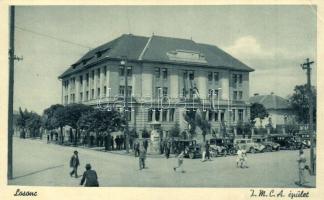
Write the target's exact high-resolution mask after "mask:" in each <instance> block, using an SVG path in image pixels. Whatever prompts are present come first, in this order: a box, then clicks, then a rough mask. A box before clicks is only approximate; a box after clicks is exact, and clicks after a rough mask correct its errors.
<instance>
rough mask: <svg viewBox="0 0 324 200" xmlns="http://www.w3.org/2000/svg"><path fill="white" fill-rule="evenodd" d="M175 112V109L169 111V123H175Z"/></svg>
mask: <svg viewBox="0 0 324 200" xmlns="http://www.w3.org/2000/svg"><path fill="white" fill-rule="evenodd" d="M174 111H175V109H174V108H170V109H169V121H170V122H173V121H174Z"/></svg>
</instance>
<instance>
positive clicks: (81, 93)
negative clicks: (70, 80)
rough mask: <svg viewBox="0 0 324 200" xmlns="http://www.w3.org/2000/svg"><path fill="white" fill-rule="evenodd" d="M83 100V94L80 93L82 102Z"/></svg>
mask: <svg viewBox="0 0 324 200" xmlns="http://www.w3.org/2000/svg"><path fill="white" fill-rule="evenodd" d="M82 100H83V92H80V101H82Z"/></svg>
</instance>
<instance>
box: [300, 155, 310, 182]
mask: <svg viewBox="0 0 324 200" xmlns="http://www.w3.org/2000/svg"><path fill="white" fill-rule="evenodd" d="M297 163H298V177H299V181H298V182H297V185H300V186H303V185H304V184H305V183H306V180H305V169H306V168H308V166H307V167H306V157H305V155H304V151H303V150H302V149H300V150H299V156H298V159H297ZM308 169H309V168H308Z"/></svg>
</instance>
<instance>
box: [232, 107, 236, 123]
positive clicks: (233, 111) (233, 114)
mask: <svg viewBox="0 0 324 200" xmlns="http://www.w3.org/2000/svg"><path fill="white" fill-rule="evenodd" d="M232 117H233V122H235V109H232Z"/></svg>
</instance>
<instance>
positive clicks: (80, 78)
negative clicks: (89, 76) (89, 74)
mask: <svg viewBox="0 0 324 200" xmlns="http://www.w3.org/2000/svg"><path fill="white" fill-rule="evenodd" d="M79 80H80V85H81V86H82V84H83V76H82V75H81V76H80V77H79Z"/></svg>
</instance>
